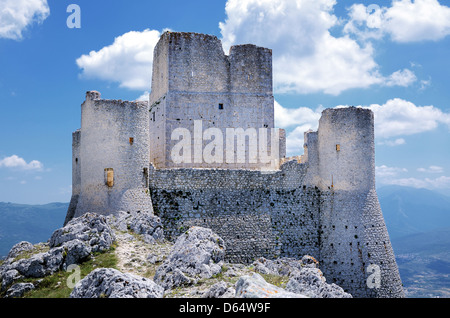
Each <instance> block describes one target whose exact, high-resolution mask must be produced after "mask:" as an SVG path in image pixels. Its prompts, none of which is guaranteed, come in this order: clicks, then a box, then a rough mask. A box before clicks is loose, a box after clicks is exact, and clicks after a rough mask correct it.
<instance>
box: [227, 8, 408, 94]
mask: <svg viewBox="0 0 450 318" xmlns="http://www.w3.org/2000/svg"><path fill="white" fill-rule="evenodd" d="M335 4H336V1H335V0H303V1H283V0H275V1H274V0H228V1H227V4H226V8H225V10H226V14H227V18H226V20H225V22H221V23H220V24H219V27H220V29H221V33H222V41H223V45H224V49H225V51H227V50H228V48H229V47H230V46H231V45H234V44H244V43H253V44H256V45H259V46H264V47H268V48H271V49H272V50H273V68H274V89H275V91H276V92H277V93H287V92H294V93H315V92H324V93H327V94H332V95H338V94H340V93H341V92H342V91H345V90H348V89H352V88H367V87H369V86H371V85H389V86H392V85H402V86H404V85H408V84H409V83H411V81H412V80H413V76H412V75H413V74H412V72H411V71H408V70H403V71H398V72H396V73H394V74H392V75H391V76H383V75H382V74H380V72H379V66H378V64H377V63H376V62H375V60H374V49H373V47H372V45H371V44H370V43H366V44H364V46H361V45H360V44H359V43H358V42H357V41H355V40H353V39H351V38H350V37H349V36H347V35H344V36H341V37H336V36H333V35H332V34H331V33H330V29H331V28H332V27H336V26H338V25H339V19H338V18H337V17H336V16H335V15H334V14H333V8H334V6H335Z"/></svg>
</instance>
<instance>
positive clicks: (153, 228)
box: [107, 211, 164, 243]
mask: <svg viewBox="0 0 450 318" xmlns="http://www.w3.org/2000/svg"><path fill="white" fill-rule="evenodd" d="M107 220H108V223H109V224H110V225H111V226H112V227H114V228H116V229H118V230H120V231H127V230H131V231H133V232H134V233H136V234H139V235H142V237H143V239H144V241H145V242H146V243H155V242H159V241H161V240H163V239H164V231H163V226H162V223H161V219H160V218H159V217H157V216H155V215H153V214H152V213H150V212H146V211H136V212H125V211H119V212H116V213H114V214H112V215H110V216H108V218H107Z"/></svg>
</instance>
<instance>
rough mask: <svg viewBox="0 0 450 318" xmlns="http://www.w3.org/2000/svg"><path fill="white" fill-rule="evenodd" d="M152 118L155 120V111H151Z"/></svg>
mask: <svg viewBox="0 0 450 318" xmlns="http://www.w3.org/2000/svg"><path fill="white" fill-rule="evenodd" d="M152 120H153V121H156V115H155V112H153V113H152Z"/></svg>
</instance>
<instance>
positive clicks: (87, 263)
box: [0, 212, 352, 298]
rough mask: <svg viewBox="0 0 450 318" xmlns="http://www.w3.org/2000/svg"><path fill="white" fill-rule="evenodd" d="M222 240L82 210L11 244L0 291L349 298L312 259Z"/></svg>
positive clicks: (144, 216) (154, 221) (195, 230)
mask: <svg viewBox="0 0 450 318" xmlns="http://www.w3.org/2000/svg"><path fill="white" fill-rule="evenodd" d="M226 253H227V246H226V245H225V243H224V240H223V239H222V238H221V237H219V236H218V235H217V234H216V233H214V232H213V231H211V230H210V229H208V228H202V227H191V228H190V229H188V230H187V231H186V232H185V233H183V234H182V235H180V236H179V237H178V238H177V239H176V240H175V241H174V242H169V241H167V240H165V239H164V232H163V227H162V224H161V221H160V219H159V218H158V217H156V216H154V215H152V214H149V213H141V212H137V213H130V212H118V213H115V214H114V215H110V216H103V215H98V214H94V213H86V214H84V215H82V216H80V217H78V218H75V219H72V220H71V221H70V222H68V223H67V224H66V225H65V226H64V227H62V228H60V229H58V230H56V231H55V232H54V233H53V235H52V236H51V237H50V238H49V240H48V241H47V242H45V243H39V244H35V245H33V244H31V243H29V242H21V243H18V244H16V245H15V246H14V247H13V248H12V249H11V250H10V252H9V254H8V256H7V257H6V259H5V260H3V261H2V262H1V264H0V296H1V297H7V298H16V297H50V298H53V297H70V298H183V297H185V298H350V297H352V296H351V295H350V294H348V293H346V292H344V290H343V289H342V288H341V287H339V286H337V285H335V284H328V283H327V282H326V279H325V277H324V275H323V274H322V272H321V270H320V268H319V267H320V266H319V264H318V262H317V261H316V260H315V259H314V258H313V257H311V256H308V255H305V256H304V257H303V258H302V259H290V258H280V259H276V260H269V259H265V258H259V259H257V260H255V261H254V262H253V263H251V264H234V263H229V262H226V261H225V255H226Z"/></svg>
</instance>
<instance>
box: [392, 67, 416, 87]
mask: <svg viewBox="0 0 450 318" xmlns="http://www.w3.org/2000/svg"><path fill="white" fill-rule="evenodd" d="M416 80H417V77H416V75H415V74H414V73H413V72H412V71H410V70H408V69H404V70H401V71H397V72H394V73H392V74H391V75H390V76H389V77H388V78H387V80H386V82H385V85H386V86H402V87H407V86H409V85H411V84H412V83H414V82H415V81H416Z"/></svg>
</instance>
